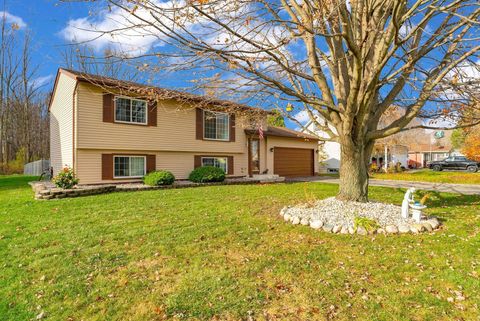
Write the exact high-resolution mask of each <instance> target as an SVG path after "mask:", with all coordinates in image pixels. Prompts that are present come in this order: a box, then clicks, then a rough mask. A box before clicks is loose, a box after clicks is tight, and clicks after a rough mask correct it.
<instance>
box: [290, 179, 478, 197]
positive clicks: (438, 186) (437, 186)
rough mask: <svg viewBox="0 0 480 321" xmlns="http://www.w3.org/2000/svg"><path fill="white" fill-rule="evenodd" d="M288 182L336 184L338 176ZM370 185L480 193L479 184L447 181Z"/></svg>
mask: <svg viewBox="0 0 480 321" xmlns="http://www.w3.org/2000/svg"><path fill="white" fill-rule="evenodd" d="M289 181H290V182H321V183H329V184H338V183H339V182H340V180H339V179H338V178H332V177H328V176H314V177H299V178H293V179H289ZM370 186H385V187H395V188H409V187H415V188H416V189H420V190H427V191H437V192H447V193H458V194H464V195H480V185H473V184H448V183H429V182H412V181H396V180H384V179H371V180H370Z"/></svg>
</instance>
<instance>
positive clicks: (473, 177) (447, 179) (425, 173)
mask: <svg viewBox="0 0 480 321" xmlns="http://www.w3.org/2000/svg"><path fill="white" fill-rule="evenodd" d="M372 178H375V179H393V180H402V181H415V182H432V183H453V184H480V172H477V173H468V172H464V171H450V172H449V171H442V172H434V171H432V170H430V169H425V170H419V171H412V172H410V171H406V172H403V173H392V174H388V173H375V174H373V175H372Z"/></svg>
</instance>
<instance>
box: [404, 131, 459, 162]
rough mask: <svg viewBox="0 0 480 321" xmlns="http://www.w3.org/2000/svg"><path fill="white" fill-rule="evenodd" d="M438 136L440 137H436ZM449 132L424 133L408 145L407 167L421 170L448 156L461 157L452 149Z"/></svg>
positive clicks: (450, 132)
mask: <svg viewBox="0 0 480 321" xmlns="http://www.w3.org/2000/svg"><path fill="white" fill-rule="evenodd" d="M436 134H440V135H436ZM451 136H452V131H451V130H445V131H437V132H432V131H428V132H425V133H424V135H422V137H418V138H417V139H416V141H415V142H412V143H410V145H409V151H408V166H409V167H410V168H423V167H427V164H428V163H429V162H431V161H438V160H443V159H445V158H447V157H449V156H463V155H462V154H461V153H460V152H458V151H455V150H454V149H453V147H452V144H451V141H450V138H451Z"/></svg>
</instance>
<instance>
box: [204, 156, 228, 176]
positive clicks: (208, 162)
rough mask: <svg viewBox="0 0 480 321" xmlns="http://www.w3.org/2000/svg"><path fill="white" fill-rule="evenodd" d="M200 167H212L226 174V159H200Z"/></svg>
mask: <svg viewBox="0 0 480 321" xmlns="http://www.w3.org/2000/svg"><path fill="white" fill-rule="evenodd" d="M202 166H214V167H218V168H221V169H223V171H224V172H225V173H228V159H227V158H226V157H202Z"/></svg>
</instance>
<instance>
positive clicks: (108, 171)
mask: <svg viewBox="0 0 480 321" xmlns="http://www.w3.org/2000/svg"><path fill="white" fill-rule="evenodd" d="M111 179H113V154H102V180H111Z"/></svg>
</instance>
